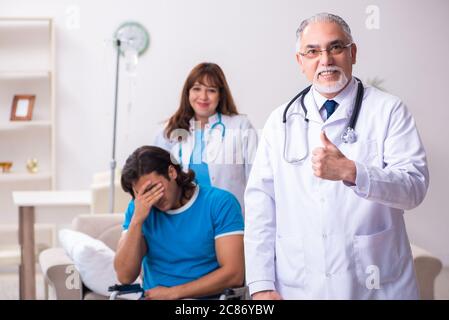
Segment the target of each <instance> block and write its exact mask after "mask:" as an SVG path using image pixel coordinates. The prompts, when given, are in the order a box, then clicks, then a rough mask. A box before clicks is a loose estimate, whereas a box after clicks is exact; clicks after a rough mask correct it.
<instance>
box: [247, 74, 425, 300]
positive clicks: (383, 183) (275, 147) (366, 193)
mask: <svg viewBox="0 0 449 320" xmlns="http://www.w3.org/2000/svg"><path fill="white" fill-rule="evenodd" d="M347 88H349V89H348V90H349V91H348V94H347V95H346V97H345V98H344V100H343V101H342V102H341V103H340V105H339V107H338V108H337V110H336V111H335V113H334V114H333V115H332V117H331V118H330V119H329V120H328V121H326V122H325V123H323V120H322V119H321V117H320V115H319V112H318V108H317V107H316V104H315V100H314V98H313V95H312V92H309V93H308V94H307V95H306V97H305V105H306V107H307V110H308V115H307V117H308V118H309V120H310V121H309V129H308V131H305V128H304V120H303V118H302V117H300V116H296V119H297V120H294V124H293V125H291V126H290V127H289V130H290V131H289V136H291V137H292V138H291V139H292V140H291V141H290V143H294V145H293V149H294V148H303V147H304V145H303V146H302V147H301V146H299V145H298V144H299V143H300V142H301V141H302V138H301V137H304V135H305V134H306V132H307V139H308V143H309V151H308V156H307V158H306V159H305V160H304V162H303V163H302V164H300V165H292V164H289V163H287V162H286V161H285V160H284V157H283V152H284V126H283V123H282V113H283V111H284V108H285V105H283V106H281V107H279V108H277V109H276V110H275V111H274V112H273V113H272V114H271V115H270V117H269V119H268V121H267V123H266V125H265V128H264V130H263V133H262V137H261V139H260V142H259V147H258V150H257V153H256V158H255V161H254V163H253V168H252V172H251V175H250V178H249V181H248V185H247V189H246V193H245V205H246V213H245V238H244V241H245V261H246V262H245V264H246V281H247V284H248V285H249V288H250V292H251V294H252V293H254V292H258V291H263V290H277V291H278V292H279V293H280V294H281V296H282V297H283V298H284V299H373V298H374V299H417V298H419V295H418V289H417V284H416V279H415V272H414V267H413V260H412V255H411V249H410V244H409V240H408V237H407V233H406V230H405V225H404V219H403V214H404V210H408V209H412V208H414V207H416V206H417V205H418V204H419V203H421V201H422V200H423V198H424V196H425V193H426V191H427V187H428V181H429V175H428V170H427V163H426V156H425V151H424V149H423V146H422V144H421V141H420V137H419V135H418V132H417V130H416V127H415V123H414V120H413V118H412V116H411V114H410V113H409V112H408V110H407V108H406V107H405V105H404V104H403V103H402V102H401V101H400V100H399V99H398V98H396V97H394V96H391V95H389V94H386V93H384V92H381V91H379V90H377V89H375V88H372V87H368V88H366V89H365V93H364V98H363V104H362V107H361V111H360V114H359V118H358V122H357V125H356V128H355V130H356V132H357V134H358V140H357V142H356V143H354V144H344V143H343V142H342V141H341V138H340V136H341V133H342V132H343V130H344V129H345V128H346V126H347V123H348V121H349V117H350V115H351V113H352V108H353V101H354V98H355V94H356V89H357V86H356V84H355V82H354V81H351V84H350V85H349V86H348V87H347ZM345 90H346V89H345ZM293 112H299V113H301V114H303V112H302V109H301V107H300V104H299V103H295V104H293V105H292V107H291V110H289V114H291V113H293ZM291 119H293V118H291ZM321 130H325V132H326V134H327V136H328V138H329V139H330V140H331V141H332V142H333V143H334V144H335V145H336V146H337V147H338V148H339V149H340V150H341V151H342V152H343V154H345V156H346V157H348V158H349V159H351V160H354V161H355V163H356V169H357V178H356V186H353V187H351V186H348V185H346V184H344V183H343V182H342V181H330V180H323V179H320V178H318V177H316V176H314V175H313V170H312V164H311V156H312V150H313V149H314V148H316V147H322V145H321V142H320V131H321ZM295 141H296V144H295ZM297 152H300V153H301V152H302V151H301V150H299V151H297Z"/></svg>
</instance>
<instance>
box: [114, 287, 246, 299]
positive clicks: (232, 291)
mask: <svg viewBox="0 0 449 320" xmlns="http://www.w3.org/2000/svg"><path fill="white" fill-rule="evenodd" d="M108 291H109V292H111V295H110V296H109V300H116V299H117V297H119V296H121V295H124V294H129V293H141V296H140V298H139V300H140V299H144V293H145V291H144V290H143V288H142V286H141V285H140V284H115V285H113V286H110V287H109V288H108ZM197 299H204V300H249V291H248V287H247V286H243V287H238V288H227V289H225V290H224V291H223V292H222V293H221V294H217V295H213V296H210V297H203V298H196V299H194V300H197Z"/></svg>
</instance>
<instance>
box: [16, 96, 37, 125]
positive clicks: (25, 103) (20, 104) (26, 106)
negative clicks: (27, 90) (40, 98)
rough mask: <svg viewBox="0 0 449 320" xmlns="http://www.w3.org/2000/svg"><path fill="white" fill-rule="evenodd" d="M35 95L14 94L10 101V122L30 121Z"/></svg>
mask: <svg viewBox="0 0 449 320" xmlns="http://www.w3.org/2000/svg"><path fill="white" fill-rule="evenodd" d="M35 100H36V96H35V95H26V94H16V95H14V98H13V100H12V106H11V118H10V120H11V121H30V120H31V119H32V115H33V107H34V101H35Z"/></svg>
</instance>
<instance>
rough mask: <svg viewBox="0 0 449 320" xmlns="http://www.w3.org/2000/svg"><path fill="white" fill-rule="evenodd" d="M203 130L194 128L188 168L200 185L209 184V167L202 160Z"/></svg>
mask: <svg viewBox="0 0 449 320" xmlns="http://www.w3.org/2000/svg"><path fill="white" fill-rule="evenodd" d="M203 135H204V130H200V129H197V130H195V146H194V147H193V151H192V155H191V156H190V163H189V168H190V169H192V170H193V171H194V172H195V180H196V182H197V183H198V184H199V185H200V186H211V182H210V176H209V167H208V165H207V163H205V162H204V161H203V151H204V141H203Z"/></svg>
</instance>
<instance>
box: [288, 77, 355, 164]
mask: <svg viewBox="0 0 449 320" xmlns="http://www.w3.org/2000/svg"><path fill="white" fill-rule="evenodd" d="M354 78H355V77H354ZM355 79H356V80H357V81H358V86H357V94H356V98H355V104H354V110H353V111H352V115H351V119H350V121H349V125H348V126H347V128H346V130H345V131H344V132H343V134H342V135H341V139H342V141H343V142H344V143H354V142H356V141H357V134H356V132H355V130H354V128H355V125H356V123H357V117H358V115H359V112H360V107H361V106H362V99H363V93H364V88H363V83H362V81H361V80H360V79H358V78H355ZM311 87H312V86H311V85H310V86H308V87H307V88H305V89H304V90H302V91H301V92H300V93H298V94H297V95H296V96H295V97H294V98H293V99H292V100H291V101H290V102H289V103H288V104H287V106H286V107H285V109H284V113H283V115H282V123H284V133H285V137H284V160H285V161H286V162H288V163H290V164H300V163H301V162H302V161H303V160H304V159H305V158H306V157H307V155H308V153H309V151H308V149H309V145H308V139H307V137H306V136H307V130H308V126H309V119H307V108H306V107H305V106H304V96H305V95H306V94H307V93H308V92H309V90H310V88H311ZM298 98H299V99H300V104H301V108H302V110H303V112H304V121H305V126H306V128H305V130H306V132H305V135H304V143H305V144H306V152H305V154H304V155H303V156H302V157H296V158H289V157H288V155H287V153H288V150H287V147H288V146H287V144H288V143H287V141H288V129H287V120H288V118H287V112H288V110H289V108H290V106H291V105H292V104H293V103H294V102H295V101H296V100H298ZM292 115H300V113H299V112H293V113H291V114H290V115H289V117H291V116H292Z"/></svg>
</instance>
